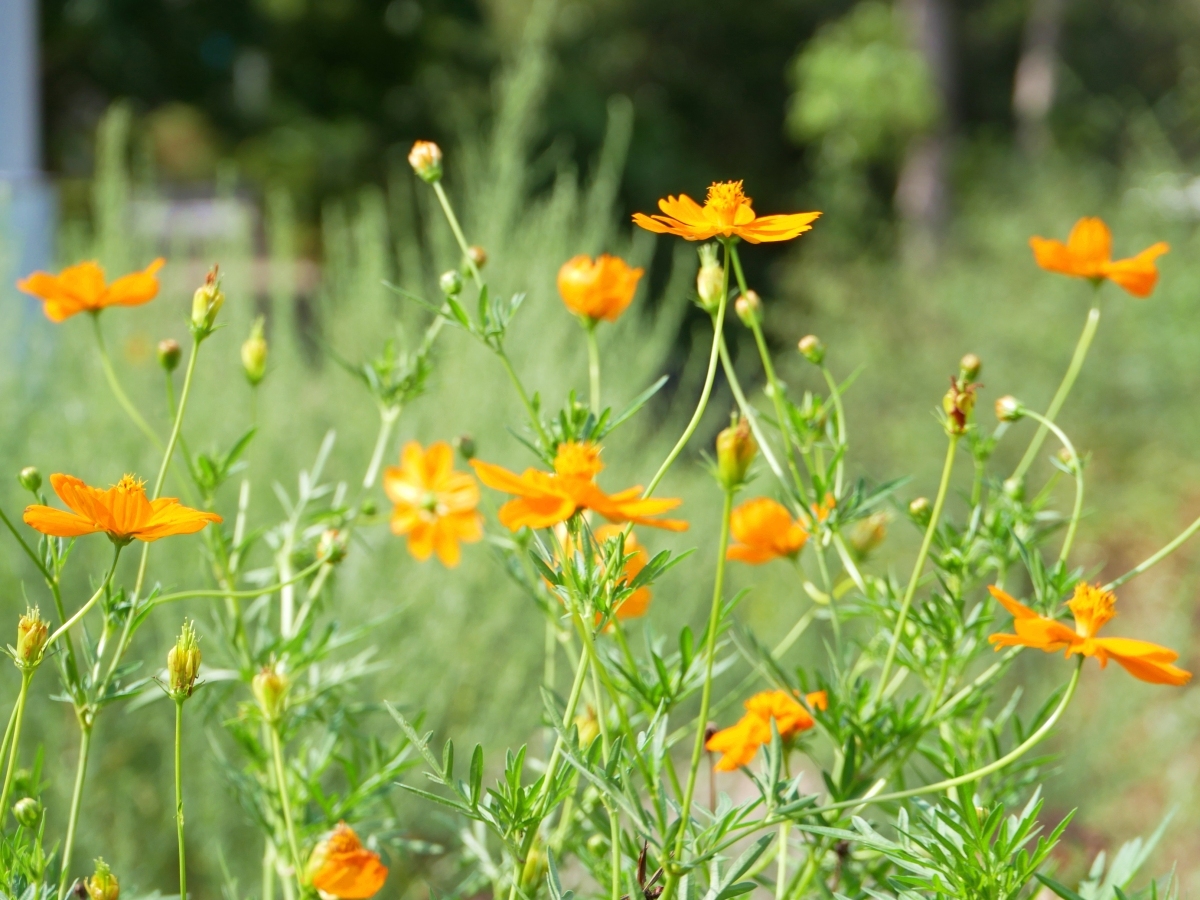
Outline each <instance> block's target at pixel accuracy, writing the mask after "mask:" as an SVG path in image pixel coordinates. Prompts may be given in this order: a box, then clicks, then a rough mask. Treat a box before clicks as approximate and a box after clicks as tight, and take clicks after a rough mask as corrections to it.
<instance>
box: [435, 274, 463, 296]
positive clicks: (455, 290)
mask: <svg viewBox="0 0 1200 900" xmlns="http://www.w3.org/2000/svg"><path fill="white" fill-rule="evenodd" d="M438 287H440V288H441V289H442V293H443V294H445V295H446V296H447V297H457V296H458V295H459V294H461V293H462V289H463V278H462V275H460V274H458V272H457V271H455V270H454V269H450V270H449V271H447V272H443V273H442V277H441V278H439V279H438Z"/></svg>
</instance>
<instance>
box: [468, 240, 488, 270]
mask: <svg viewBox="0 0 1200 900" xmlns="http://www.w3.org/2000/svg"><path fill="white" fill-rule="evenodd" d="M467 259H469V260H470V261H471V262H473V263H474V264H475V268H476V269H482V268H483V267H484V266H486V265H487V261H488V255H487V251H486V250H484V249H483V248H482V247H480V246H479V245H478V244H472V245H471V246H470V247H468V248H467Z"/></svg>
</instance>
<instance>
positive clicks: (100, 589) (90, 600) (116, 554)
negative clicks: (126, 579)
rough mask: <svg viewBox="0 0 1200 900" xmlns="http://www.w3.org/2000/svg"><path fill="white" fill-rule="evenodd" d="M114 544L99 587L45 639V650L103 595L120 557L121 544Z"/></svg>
mask: <svg viewBox="0 0 1200 900" xmlns="http://www.w3.org/2000/svg"><path fill="white" fill-rule="evenodd" d="M114 546H115V548H116V549H115V550H114V551H113V561H112V565H111V566H109V567H108V574H107V575H105V576H104V581H102V582H101V583H100V587H98V588H97V589H96V593H94V594H92V596H91V597H90V598H88V601H87V603H85V604H83V606H81V607H79V610H78V611H77V612H76V613H75V615H73V616H71V618H69V619H67V621H65V622H63V623H62V624H61V625H59V626H58V628H57V629H56V630H55V631H54V633H53V634H51V635H50V637H49V639H48V640H47V641H46V648H45V650H49V649H50V647H51V646H53V644H54V642H55V641H56V640H58V639H59V638H60V637H62V636H63V635H64V634H66V633H67V632H68V631H70V630H71V626H73V625H74V624H75V623H76V622H78V621H79V620H80V619H82V618H83V617H84V616H86V615H87V614H88V611H89V610H90V609H91V608H92V607H93V606H95V605H96V602H97V601H98V600H99V599H100V598H101V597H102V596H103V595H104V590H105V588H107V587H108V585H109V582H111V581H112V577H113V573H114V572H116V571H117V560H119V559H120V558H121V550H122V545H121V544H116V545H114ZM45 650H43V651H42V652H43V653H44V652H45Z"/></svg>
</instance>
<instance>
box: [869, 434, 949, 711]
mask: <svg viewBox="0 0 1200 900" xmlns="http://www.w3.org/2000/svg"><path fill="white" fill-rule="evenodd" d="M958 439H959V436H958V435H957V434H952V435H950V442H949V445H948V446H947V448H946V461H945V463H944V464H943V465H942V480H941V483H939V484H938V492H937V499H935V500H934V501H933V512H932V513H931V515H930V516H929V524H928V525H927V526H925V537H924V538H923V539H922V541H921V549H920V551H918V553H917V561H916V564H915V565H914V566H913V571H912V575H911V576H910V577H909V579H908V587H907V588H906V589H905V591H904V599H903V600H902V601H901V602H900V613H899V615H897V616H896V627H895V628H894V629H893V631H892V641H891V643H890V644H889V645H888V652H887V656H885V657H884V660H883V669H882V671H881V672H880V674H879V684H878V685H876V688H875V700H874V703H873V704H872V705H873V706H877V705H878V704H879V701H880V700H881V699H882V698H883V692H884V691H885V690H886V689H887V681H888V675H890V674H891V671H892V663H893V662H894V661H895V659H896V647H897V646H898V645H899V643H900V636H901V635H902V634H903V633H904V625H905V623H906V622H907V621H908V610H909V607H911V606H912V601H913V595H914V594H916V592H917V583H918V582H919V581H920V580H921V572H922V570H924V568H925V558H926V557H927V556H929V547H930V545H932V544H933V536H934V534H936V533H937V526H938V520H939V519H940V518H941V517H942V507H943V506H945V504H946V494H947V492H948V491H949V489H950V473H951V472H952V471H954V451H955V450H957V449H958Z"/></svg>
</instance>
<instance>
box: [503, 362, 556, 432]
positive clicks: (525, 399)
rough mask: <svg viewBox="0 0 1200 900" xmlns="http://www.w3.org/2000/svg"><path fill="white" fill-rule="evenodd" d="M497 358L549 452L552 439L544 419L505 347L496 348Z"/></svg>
mask: <svg viewBox="0 0 1200 900" xmlns="http://www.w3.org/2000/svg"><path fill="white" fill-rule="evenodd" d="M494 349H495V353H496V356H498V357H500V362H501V363H503V364H504V371H505V372H507V373H508V380H509V381H511V382H512V384H513V387H515V388H516V389H517V394H519V395H520V397H521V403H522V404H523V405H524V406H525V412H526V414H527V415H528V416H529V421H530V422H532V423H533V428H534V431H536V432H537V436H538V437H539V438H540V439H541V441H542V447H543V448H544V449H545V450H546V451H547V452H549V451H550V450H552V449H553V448H552V447H551V446H550V438H549V437H548V436H547V435H546V430H545V429H544V428H543V427H542V419H541V417H540V416H539V415H538V412H537V410H536V409H534V408H533V401H531V400H530V399H529V394H527V393H526V392H525V385H523V384H521V379H520V378H518V377H517V370H516V369H514V368H513V364H512V360H510V359H509V358H508V354H507V353H506V352H505V350H504V348H503V347H496V348H494Z"/></svg>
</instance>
